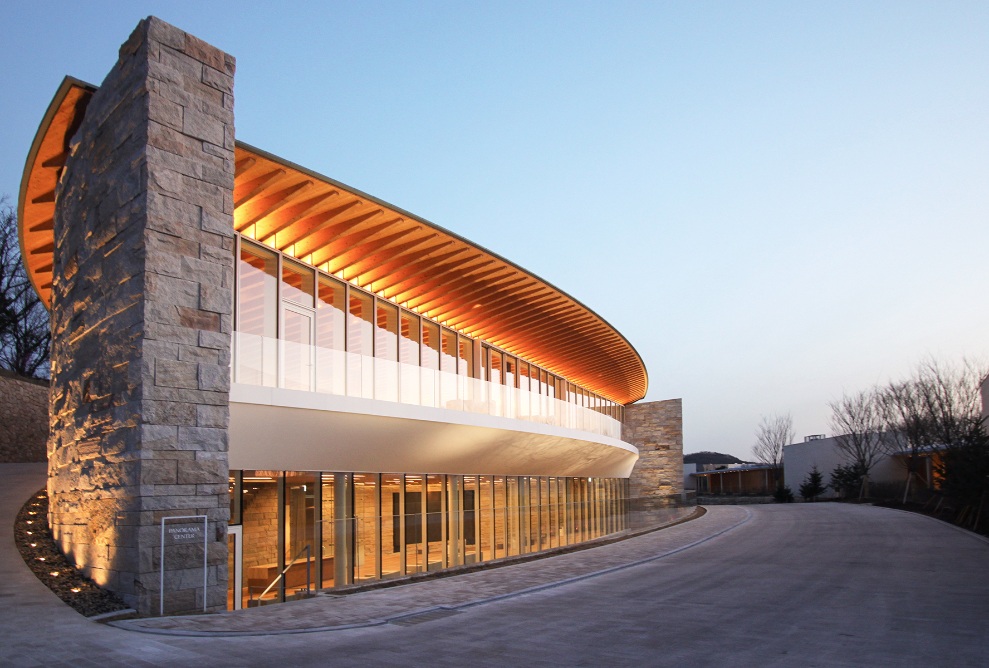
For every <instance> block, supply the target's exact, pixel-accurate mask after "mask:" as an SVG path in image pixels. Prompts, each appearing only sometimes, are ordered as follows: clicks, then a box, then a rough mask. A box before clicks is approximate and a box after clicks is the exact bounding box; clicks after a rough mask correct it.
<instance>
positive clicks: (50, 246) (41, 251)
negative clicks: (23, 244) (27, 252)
mask: <svg viewBox="0 0 989 668" xmlns="http://www.w3.org/2000/svg"><path fill="white" fill-rule="evenodd" d="M54 251H55V242H54V241H52V242H51V243H47V244H44V245H43V246H39V247H38V248H35V249H34V250H32V251H31V255H45V254H46V253H53V252H54Z"/></svg>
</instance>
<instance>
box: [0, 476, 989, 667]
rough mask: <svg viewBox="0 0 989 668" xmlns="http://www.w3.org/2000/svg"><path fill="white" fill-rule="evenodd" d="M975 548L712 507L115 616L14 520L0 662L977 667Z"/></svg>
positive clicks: (988, 545)
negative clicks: (75, 599)
mask: <svg viewBox="0 0 989 668" xmlns="http://www.w3.org/2000/svg"><path fill="white" fill-rule="evenodd" d="M10 466H12V465H2V466H0V476H2V480H3V484H2V485H0V523H3V525H4V526H7V527H10V526H11V524H12V522H13V517H14V513H16V510H17V508H19V507H20V505H21V504H22V503H23V501H24V500H26V498H27V496H28V495H29V494H30V493H31V492H33V491H34V490H35V489H37V488H38V487H40V485H41V484H42V482H43V479H44V469H43V467H40V468H39V467H37V466H36V465H13V466H16V467H21V468H16V469H14V468H10ZM32 466H34V467H35V468H34V472H33V473H32V470H31V469H30V467H32ZM18 487H20V488H21V489H20V490H18V489H16V488H18ZM23 490H27V491H26V492H24V491H23ZM986 565H989V542H987V541H985V540H984V539H982V538H980V537H977V536H973V535H972V534H970V533H968V532H964V531H961V530H958V529H955V528H953V527H951V526H948V525H945V524H942V523H939V522H937V521H935V520H930V519H928V518H924V517H919V516H916V515H911V514H908V513H900V512H896V511H890V510H884V509H879V508H872V507H868V506H848V505H840V504H813V505H804V504H799V505H788V506H751V507H745V508H743V507H735V506H722V507H716V508H712V509H710V512H709V513H708V514H707V515H705V516H704V517H703V518H701V519H699V520H695V521H692V522H688V523H686V524H682V525H679V526H675V527H672V528H669V529H664V530H663V531H660V532H656V533H653V534H647V535H644V536H639V537H637V538H633V539H630V540H627V541H621V542H619V543H614V544H611V545H605V546H601V547H597V548H593V549H590V550H585V551H582V552H575V553H571V554H567V555H562V556H558V557H553V558H550V559H543V560H538V561H532V562H528V563H523V564H516V565H512V566H508V567H505V568H499V569H493V570H488V571H481V572H477V573H470V574H465V575H460V576H456V577H451V578H444V579H439V580H432V581H426V582H420V583H416V584H410V585H405V586H401V587H395V588H391V589H385V590H376V591H369V592H363V593H360V594H352V595H349V596H346V597H340V598H334V597H320V598H316V599H310V600H307V601H300V602H295V603H288V604H284V605H280V606H269V607H266V608H262V609H256V610H250V611H243V612H238V613H225V614H221V615H211V616H200V617H189V618H168V619H163V620H134V621H131V622H127V623H124V624H122V625H123V626H126V628H114V627H110V626H106V625H102V624H97V623H94V622H92V621H89V620H86V619H85V618H83V617H81V616H79V615H78V614H76V613H75V612H74V611H72V610H71V609H69V608H68V607H66V606H65V605H63V604H62V603H61V601H59V600H58V599H57V598H56V597H55V596H54V595H52V594H51V593H50V592H48V590H47V589H46V588H45V587H44V586H42V585H41V584H40V583H38V582H37V581H36V580H34V576H33V575H31V573H30V571H28V569H27V567H26V566H24V565H23V562H22V561H21V560H20V556H19V555H18V554H17V552H16V548H15V547H14V546H13V539H12V537H11V532H10V530H9V528H8V530H7V531H6V532H5V534H4V538H3V539H2V540H0V575H2V576H3V577H2V579H0V637H2V641H0V664H2V665H17V666H20V665H25V666H30V665H39V666H40V665H45V666H51V665H62V664H65V665H73V666H79V665H100V666H103V667H106V666H115V665H128V666H134V665H156V666H157V665H166V666H168V665H180V664H181V665H189V664H192V663H197V664H203V665H238V666H243V665H269V664H272V663H276V662H277V663H283V664H286V665H362V666H368V665H396V666H397V665H403V666H406V665H410V664H411V663H414V662H415V663H428V664H429V665H461V664H465V663H471V664H474V665H505V664H515V663H525V664H526V665H547V666H550V665H636V666H641V665H657V666H661V665H671V666H672V665H682V664H684V663H690V664H692V665H724V664H727V663H731V664H733V665H742V666H748V665H753V666H754V665H794V666H797V665H799V666H833V665H837V666H857V665H918V666H920V665H924V666H929V665H938V666H942V665H945V666H951V665H957V666H975V665H985V659H984V657H985V656H987V653H989V646H987V634H989V622H987V620H989V584H987V580H986V576H985V570H986ZM333 629H335V630H333ZM135 631H141V632H135ZM300 631H301V632H302V633H301V634H300V633H299V632H300ZM262 633H263V634H267V635H256V634H262ZM272 633H275V634H280V635H272ZM162 634H196V635H162ZM242 634H250V635H242ZM199 636H206V637H199Z"/></svg>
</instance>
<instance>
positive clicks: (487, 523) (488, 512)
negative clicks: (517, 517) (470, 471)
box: [478, 475, 495, 561]
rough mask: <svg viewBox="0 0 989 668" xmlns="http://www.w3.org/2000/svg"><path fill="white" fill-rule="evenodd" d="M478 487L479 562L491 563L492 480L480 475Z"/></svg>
mask: <svg viewBox="0 0 989 668" xmlns="http://www.w3.org/2000/svg"><path fill="white" fill-rule="evenodd" d="M478 484H479V486H480V490H479V496H480V520H481V521H480V532H481V535H480V543H481V544H480V548H481V549H480V560H481V561H491V560H492V559H494V557H495V555H494V546H495V523H494V513H495V510H494V507H495V499H494V480H493V479H492V477H491V476H487V475H482V476H479V477H478Z"/></svg>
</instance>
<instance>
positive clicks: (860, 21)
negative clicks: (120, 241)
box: [0, 0, 989, 457]
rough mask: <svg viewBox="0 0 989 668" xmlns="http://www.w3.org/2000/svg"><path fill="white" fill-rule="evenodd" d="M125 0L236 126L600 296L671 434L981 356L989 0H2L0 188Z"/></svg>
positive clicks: (584, 293) (119, 19)
mask: <svg viewBox="0 0 989 668" xmlns="http://www.w3.org/2000/svg"><path fill="white" fill-rule="evenodd" d="M148 14H155V15H157V16H160V17H161V18H163V19H165V20H166V21H169V22H171V23H174V24H175V25H177V26H179V27H181V28H183V29H184V30H187V31H189V32H191V33H193V34H195V35H197V36H199V37H201V38H203V39H205V40H207V41H209V42H212V43H213V44H216V45H217V46H219V47H221V48H223V49H225V50H226V51H228V52H230V53H232V54H234V55H235V56H236V57H237V79H236V100H237V102H236V114H237V135H238V138H240V139H242V140H244V141H247V142H248V143H251V144H254V145H256V146H259V147H261V148H263V149H266V150H268V151H271V152H273V153H275V154H277V155H280V156H283V157H285V158H288V159H290V160H293V161H295V162H298V163H300V164H303V165H305V166H307V167H310V168H312V169H315V170H317V171H320V172H322V173H324V174H327V175H329V176H331V177H333V178H336V179H338V180H341V181H343V182H345V183H348V184H350V185H353V186H355V187H357V188H360V189H362V190H365V191H367V192H370V193H373V194H374V195H376V196H378V197H381V198H383V199H385V200H387V201H390V202H392V203H394V204H396V205H398V206H401V207H404V208H406V209H409V210H411V211H414V212H415V213H417V214H419V215H421V216H424V217H425V218H427V219H429V220H432V221H434V222H436V223H437V224H439V225H442V226H444V227H447V228H449V229H451V230H454V231H456V232H458V233H460V234H462V235H464V236H466V237H467V238H469V239H472V240H474V241H476V242H478V243H480V244H481V245H483V246H486V247H488V248H490V249H492V250H494V251H496V252H498V253H501V254H503V255H505V256H506V257H509V258H511V259H513V260H515V261H517V262H518V263H519V264H521V265H522V266H524V267H526V268H528V269H530V270H532V271H533V272H535V273H536V274H538V275H540V276H542V277H544V278H546V279H547V280H549V281H551V282H552V283H554V284H556V285H558V286H560V287H561V288H563V289H564V290H566V291H568V292H570V293H571V294H572V295H574V296H575V297H577V298H578V299H580V300H582V301H583V302H584V303H586V304H588V305H589V306H591V307H592V308H594V309H595V310H596V311H597V312H598V313H600V314H601V315H602V316H604V317H605V318H607V319H608V320H609V321H610V322H611V323H612V324H614V325H615V326H616V327H617V328H618V329H619V330H620V331H622V332H623V333H624V334H625V335H626V336H627V337H628V338H629V340H630V341H632V342H633V344H634V345H635V346H636V347H637V349H638V350H639V352H640V353H641V354H642V356H643V357H644V359H645V362H646V365H647V367H648V369H649V374H650V381H651V382H650V390H649V395H648V399H650V400H657V399H665V398H670V397H682V398H683V400H684V430H685V449H686V451H687V452H694V451H698V450H720V451H723V452H730V453H733V454H736V455H739V456H743V457H746V456H748V455H749V451H750V447H751V445H752V442H753V440H754V429H755V427H756V425H757V424H758V422H759V420H760V417H761V416H762V415H765V414H770V413H774V412H787V411H789V412H791V413H792V414H793V417H794V421H795V425H796V430H797V437H798V439H799V438H801V437H802V436H804V435H806V434H813V433H825V432H828V428H827V422H826V421H827V415H828V409H827V402H828V401H829V400H832V399H835V398H837V397H839V396H840V395H841V393H842V391H846V390H847V391H857V390H859V389H863V388H865V387H868V386H869V385H871V384H873V383H876V382H884V381H886V380H889V379H891V378H898V377H901V376H903V375H904V374H906V373H908V372H909V371H910V370H911V369H912V368H913V367H914V366H915V365H916V364H917V363H918V362H919V361H920V360H921V359H922V358H924V357H925V356H929V355H934V356H938V357H941V358H943V359H946V360H959V359H960V358H961V357H962V356H969V357H974V358H981V359H989V355H987V353H989V338H987V332H989V308H986V303H985V302H986V296H987V292H989V291H987V288H989V285H987V281H986V273H987V267H986V259H985V256H986V251H987V248H989V3H986V2H946V1H938V2H927V3H917V2H906V1H902V0H901V1H896V2H848V3H843V2H834V1H828V2H817V3H815V2H792V1H785V2H747V3H742V2H715V3H711V2H675V3H674V2H663V3H660V2H648V3H647V2H642V3H639V2H596V3H585V2H518V3H515V2H490V3H467V2H439V3H437V2H347V3H330V2H313V3H306V2H296V3H284V4H281V5H279V6H277V7H276V5H275V4H273V3H265V4H264V5H260V4H258V8H257V9H252V3H249V2H248V3H245V2H235V3H228V2H212V1H211V2H139V1H132V2H116V3H114V2H98V1H88V2H84V3H83V2H60V3H52V2H36V3H15V2H5V3H2V5H0V25H3V26H4V39H3V40H0V61H2V63H3V66H2V67H0V84H2V88H0V89H2V90H3V103H2V105H0V121H2V124H3V132H2V134H0V156H2V159H0V193H7V194H9V195H10V196H11V197H12V198H14V197H16V193H17V188H18V184H19V182H20V174H21V170H22V169H23V163H24V158H25V156H26V154H27V150H28V148H29V144H30V141H31V138H32V137H33V134H34V132H35V130H36V128H37V125H38V122H39V121H40V120H41V116H42V114H43V112H44V110H45V108H46V106H47V104H48V102H49V100H50V99H51V96H52V94H53V93H54V92H55V89H56V87H57V85H58V83H59V81H60V80H61V78H62V76H63V75H65V74H72V75H74V76H76V77H78V78H81V79H84V80H88V81H91V82H92V83H99V82H100V80H101V79H102V77H103V76H104V75H105V74H106V72H107V71H108V70H109V68H110V67H111V65H112V64H113V62H114V61H115V59H116V52H117V48H118V47H119V45H120V44H121V43H122V42H123V41H124V40H125V39H126V38H127V36H128V35H129V34H130V32H131V30H132V29H133V28H134V26H135V25H136V24H137V22H138V20H140V19H141V18H142V17H144V16H146V15H148Z"/></svg>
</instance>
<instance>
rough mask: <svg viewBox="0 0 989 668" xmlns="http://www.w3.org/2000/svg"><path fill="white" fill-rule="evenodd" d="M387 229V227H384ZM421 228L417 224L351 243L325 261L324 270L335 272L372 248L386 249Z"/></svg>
mask: <svg viewBox="0 0 989 668" xmlns="http://www.w3.org/2000/svg"><path fill="white" fill-rule="evenodd" d="M386 229H387V228H386ZM421 229H422V228H421V227H419V226H418V225H417V226H415V227H410V228H408V229H405V230H399V231H398V232H395V233H393V234H389V235H388V236H385V237H381V238H378V239H371V240H370V241H365V242H363V243H358V244H354V245H351V246H349V247H348V248H347V250H345V251H341V252H340V253H337V254H335V255H334V256H333V257H332V258H330V259H328V260H327V261H326V270H327V271H329V272H330V273H331V274H335V273H336V272H338V271H342V270H343V269H345V268H346V267H349V266H350V265H351V263H353V262H354V261H356V260H357V259H359V258H362V257H365V256H366V255H367V254H368V253H369V252H370V250H371V249H372V248H385V249H387V248H388V247H389V246H390V245H391V244H393V243H395V242H396V241H399V240H401V239H404V238H405V237H407V236H409V235H410V234H415V233H416V232H418V231H419V230H421Z"/></svg>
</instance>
